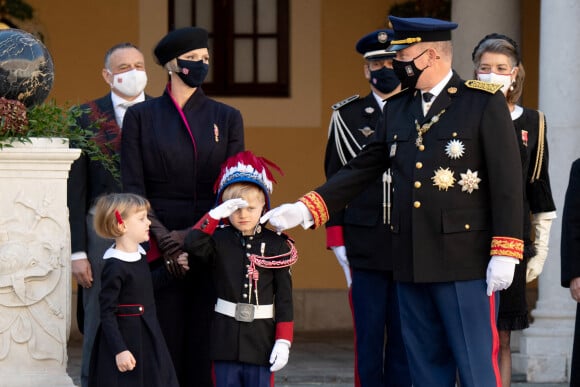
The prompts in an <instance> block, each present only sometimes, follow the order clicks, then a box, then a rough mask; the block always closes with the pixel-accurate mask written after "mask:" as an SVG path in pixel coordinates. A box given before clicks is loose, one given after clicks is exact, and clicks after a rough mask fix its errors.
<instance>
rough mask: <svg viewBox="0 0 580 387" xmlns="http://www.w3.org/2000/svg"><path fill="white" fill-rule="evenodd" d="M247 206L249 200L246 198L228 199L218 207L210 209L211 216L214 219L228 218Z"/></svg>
mask: <svg viewBox="0 0 580 387" xmlns="http://www.w3.org/2000/svg"><path fill="white" fill-rule="evenodd" d="M247 206H248V202H247V201H245V200H244V199H240V198H236V199H230V200H226V201H225V202H223V203H222V204H220V205H219V206H217V207H216V208H214V209H212V210H210V211H209V216H211V217H212V218H213V219H223V218H227V217H229V216H230V215H231V214H233V213H234V212H236V211H237V210H239V209H240V208H246V207H247Z"/></svg>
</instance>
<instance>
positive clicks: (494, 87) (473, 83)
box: [465, 79, 502, 94]
mask: <svg viewBox="0 0 580 387" xmlns="http://www.w3.org/2000/svg"><path fill="white" fill-rule="evenodd" d="M465 86H467V87H469V88H470V89H477V90H483V91H487V92H488V93H490V94H495V93H496V92H497V91H498V90H500V89H501V87H502V85H500V84H498V83H489V82H483V81H478V80H475V79H470V80H469V81H465Z"/></svg>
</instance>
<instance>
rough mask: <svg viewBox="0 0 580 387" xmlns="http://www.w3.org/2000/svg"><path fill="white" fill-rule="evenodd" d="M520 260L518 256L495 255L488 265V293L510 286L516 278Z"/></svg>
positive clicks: (489, 294)
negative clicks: (515, 272) (515, 273)
mask: <svg viewBox="0 0 580 387" xmlns="http://www.w3.org/2000/svg"><path fill="white" fill-rule="evenodd" d="M519 262H520V261H519V260H518V259H517V258H512V257H505V256H503V255H494V256H492V257H491V260H490V261H489V264H488V265H487V278H486V280H487V295H488V296H491V295H492V294H493V293H494V292H497V291H498V290H504V289H507V288H509V286H510V285H511V284H512V281H513V280H514V271H515V270H516V265H517V264H518V263H519Z"/></svg>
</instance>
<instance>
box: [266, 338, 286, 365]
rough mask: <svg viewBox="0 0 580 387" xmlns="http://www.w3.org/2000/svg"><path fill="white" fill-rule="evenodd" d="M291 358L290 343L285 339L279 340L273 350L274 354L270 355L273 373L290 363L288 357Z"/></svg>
mask: <svg viewBox="0 0 580 387" xmlns="http://www.w3.org/2000/svg"><path fill="white" fill-rule="evenodd" d="M289 356H290V342H289V341H288V340H284V339H278V340H276V342H275V343H274V348H272V354H271V355H270V364H272V367H270V371H271V372H276V371H280V370H281V369H282V368H284V366H285V365H286V364H287V363H288V357H289Z"/></svg>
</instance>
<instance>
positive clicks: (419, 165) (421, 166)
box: [415, 161, 423, 169]
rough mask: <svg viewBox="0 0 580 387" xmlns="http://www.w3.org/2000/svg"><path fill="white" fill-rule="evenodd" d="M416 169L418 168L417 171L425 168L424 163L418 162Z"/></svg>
mask: <svg viewBox="0 0 580 387" xmlns="http://www.w3.org/2000/svg"><path fill="white" fill-rule="evenodd" d="M415 168H417V169H421V168H423V163H422V162H420V161H417V163H416V164H415Z"/></svg>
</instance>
